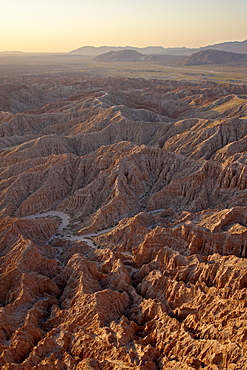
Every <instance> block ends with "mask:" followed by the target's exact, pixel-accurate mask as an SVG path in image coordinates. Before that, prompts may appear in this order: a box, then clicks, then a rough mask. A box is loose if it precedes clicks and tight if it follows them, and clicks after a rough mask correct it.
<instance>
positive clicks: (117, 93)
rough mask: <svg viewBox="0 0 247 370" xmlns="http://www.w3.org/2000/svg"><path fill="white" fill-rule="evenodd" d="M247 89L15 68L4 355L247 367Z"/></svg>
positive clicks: (40, 360)
mask: <svg viewBox="0 0 247 370" xmlns="http://www.w3.org/2000/svg"><path fill="white" fill-rule="evenodd" d="M246 149H247V87H246V86H245V85H233V84H215V83H211V82H200V83H191V82H185V81H161V80H155V79H154V80H146V79H134V78H120V77H118V78H113V77H105V78H103V77H102V78H100V77H90V76H86V75H82V74H60V75H59V74H57V75H53V76H47V75H43V76H42V75H33V76H32V75H26V76H19V77H18V76H14V77H10V78H2V83H1V86H0V175H1V176H0V212H1V214H0V254H1V256H0V278H1V282H2V283H1V285H0V305H1V310H0V367H1V368H2V369H6V370H7V369H11V370H12V369H18V370H31V369H32V370H44V369H49V370H60V369H61V370H63V369H66V370H67V369H72V370H91V369H94V370H119V369H133V370H155V369H159V370H160V369H162V370H163V369H164V370H168V369H169V370H171V369H173V370H175V369H183V370H192V369H202V368H205V369H208V370H218V369H224V370H225V369H231V370H240V369H244V368H245V366H246V363H247V355H246V305H247V262H246V257H247V154H246Z"/></svg>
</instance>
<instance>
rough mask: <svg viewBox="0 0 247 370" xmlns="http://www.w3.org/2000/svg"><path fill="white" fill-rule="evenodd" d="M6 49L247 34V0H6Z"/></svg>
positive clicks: (2, 44) (178, 42)
mask: <svg viewBox="0 0 247 370" xmlns="http://www.w3.org/2000/svg"><path fill="white" fill-rule="evenodd" d="M0 18H1V21H0V51H5V50H21V51H26V52H29V51H33V52H39V51H40V52H43V51H47V52H50V51H54V52H67V51H70V50H73V49H76V48H79V47H81V46H84V45H94V46H100V45H111V46H113V45H114V46H126V45H130V46H140V47H141V46H148V45H156V46H158V45H162V46H164V47H175V46H187V47H198V46H205V45H208V44H214V43H218V42H224V41H243V40H244V39H247V0H2V4H1V16H0Z"/></svg>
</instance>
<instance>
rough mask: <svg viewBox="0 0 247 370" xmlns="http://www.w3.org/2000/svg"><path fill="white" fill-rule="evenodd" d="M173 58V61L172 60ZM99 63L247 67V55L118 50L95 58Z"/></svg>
mask: <svg viewBox="0 0 247 370" xmlns="http://www.w3.org/2000/svg"><path fill="white" fill-rule="evenodd" d="M171 58H172V60H171ZM93 60H94V61H96V62H99V63H121V62H132V63H133V62H138V63H140V62H149V63H154V64H161V65H170V64H172V65H184V66H194V65H210V64H214V65H215V64H218V65H232V66H233V65H234V66H244V67H245V66H247V54H239V53H232V52H228V51H220V50H213V49H206V50H202V51H198V52H197V53H193V54H192V55H189V56H169V55H164V54H142V53H139V52H137V51H136V50H118V51H109V52H108V53H104V54H100V55H97V56H96V57H94V58H93Z"/></svg>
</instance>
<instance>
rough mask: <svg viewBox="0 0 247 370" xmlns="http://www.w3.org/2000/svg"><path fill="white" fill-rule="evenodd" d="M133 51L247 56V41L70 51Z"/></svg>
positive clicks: (91, 47)
mask: <svg viewBox="0 0 247 370" xmlns="http://www.w3.org/2000/svg"><path fill="white" fill-rule="evenodd" d="M126 49H131V50H135V51H137V52H140V53H143V54H166V55H191V54H193V53H195V52H197V51H201V50H205V49H216V50H220V51H228V52H235V53H240V54H241V53H243V54H247V39H246V40H243V41H229V42H222V43H219V44H213V45H207V46H203V47H199V48H186V47H168V48H164V47H163V46H146V47H134V46H99V47H96V46H82V47H80V48H78V49H74V50H72V51H70V52H69V53H70V54H82V55H90V56H97V55H100V54H103V53H107V52H110V51H120V50H126Z"/></svg>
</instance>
